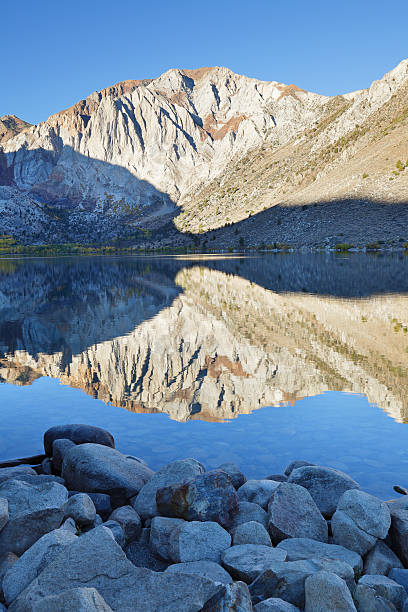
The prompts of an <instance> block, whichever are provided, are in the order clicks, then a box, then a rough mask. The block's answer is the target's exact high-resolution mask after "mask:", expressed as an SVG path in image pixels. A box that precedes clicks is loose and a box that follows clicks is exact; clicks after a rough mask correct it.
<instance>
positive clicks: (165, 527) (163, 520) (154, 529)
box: [149, 516, 185, 561]
mask: <svg viewBox="0 0 408 612" xmlns="http://www.w3.org/2000/svg"><path fill="white" fill-rule="evenodd" d="M184 523H185V521H184V520H183V519H174V518H167V517H165V516H155V517H154V519H152V523H151V525H150V536H149V544H150V548H151V549H152V551H153V552H154V553H155V554H156V555H159V557H162V558H163V559H166V560H167V561H171V555H170V550H169V543H170V535H171V532H172V531H173V529H175V528H176V527H180V525H183V524H184Z"/></svg>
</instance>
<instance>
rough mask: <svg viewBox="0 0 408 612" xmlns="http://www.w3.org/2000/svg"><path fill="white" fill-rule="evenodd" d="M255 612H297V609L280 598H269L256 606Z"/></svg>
mask: <svg viewBox="0 0 408 612" xmlns="http://www.w3.org/2000/svg"><path fill="white" fill-rule="evenodd" d="M254 611H255V612H299V608H297V607H296V606H293V605H292V604H291V603H289V602H288V601H284V600H283V599H280V597H270V598H269V599H265V600H264V601H261V602H260V603H259V604H256V606H255V607H254Z"/></svg>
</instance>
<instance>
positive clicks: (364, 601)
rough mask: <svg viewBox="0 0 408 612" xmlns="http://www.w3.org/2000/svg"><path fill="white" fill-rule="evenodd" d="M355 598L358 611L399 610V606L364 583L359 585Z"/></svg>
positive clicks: (379, 611)
mask: <svg viewBox="0 0 408 612" xmlns="http://www.w3.org/2000/svg"><path fill="white" fill-rule="evenodd" d="M354 600H355V603H356V605H357V609H358V612H397V608H396V607H395V606H394V604H393V603H391V602H390V601H389V600H388V599H384V597H381V595H378V593H376V592H375V590H374V589H371V588H370V587H368V586H365V585H363V584H360V585H359V586H357V588H356V590H355V593H354ZM403 609H404V608H403Z"/></svg>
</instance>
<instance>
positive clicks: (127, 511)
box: [109, 506, 142, 544]
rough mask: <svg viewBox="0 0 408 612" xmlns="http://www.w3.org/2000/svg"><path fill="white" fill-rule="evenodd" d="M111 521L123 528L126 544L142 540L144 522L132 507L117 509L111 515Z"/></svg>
mask: <svg viewBox="0 0 408 612" xmlns="http://www.w3.org/2000/svg"><path fill="white" fill-rule="evenodd" d="M109 519H110V520H111V521H116V522H117V523H119V525H120V526H121V527H122V529H123V532H124V534H125V539H126V544H129V542H132V541H134V540H138V539H139V538H140V534H141V533H142V520H141V518H140V516H139V515H138V513H137V512H136V510H134V509H133V508H132V506H121V507H120V508H116V510H114V511H113V512H112V514H111V515H110V517H109Z"/></svg>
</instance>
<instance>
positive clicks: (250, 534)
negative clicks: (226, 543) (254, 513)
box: [232, 521, 272, 546]
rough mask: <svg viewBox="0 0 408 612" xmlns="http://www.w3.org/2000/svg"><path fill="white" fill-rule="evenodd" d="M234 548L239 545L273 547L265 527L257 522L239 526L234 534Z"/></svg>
mask: <svg viewBox="0 0 408 612" xmlns="http://www.w3.org/2000/svg"><path fill="white" fill-rule="evenodd" d="M232 542H233V544H234V546H236V545H238V544H262V546H272V542H271V538H270V535H269V533H268V532H267V531H266V529H265V527H264V526H263V525H261V523H257V522H256V521H249V522H248V523H242V524H241V525H238V527H236V528H235V529H234V530H233V532H232Z"/></svg>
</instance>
